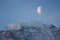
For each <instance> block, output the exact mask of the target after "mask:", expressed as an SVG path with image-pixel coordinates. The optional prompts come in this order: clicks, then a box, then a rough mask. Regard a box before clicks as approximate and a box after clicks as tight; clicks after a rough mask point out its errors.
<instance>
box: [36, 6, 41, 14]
mask: <svg viewBox="0 0 60 40" xmlns="http://www.w3.org/2000/svg"><path fill="white" fill-rule="evenodd" d="M37 13H38V14H41V6H39V7H38V8H37Z"/></svg>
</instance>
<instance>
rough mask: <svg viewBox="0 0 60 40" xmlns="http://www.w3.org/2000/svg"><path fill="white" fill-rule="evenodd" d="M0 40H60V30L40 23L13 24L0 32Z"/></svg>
mask: <svg viewBox="0 0 60 40" xmlns="http://www.w3.org/2000/svg"><path fill="white" fill-rule="evenodd" d="M0 40H60V28H58V27H56V26H54V25H45V24H43V23H40V22H29V23H21V24H16V23H11V24H9V25H7V26H6V28H5V30H0Z"/></svg>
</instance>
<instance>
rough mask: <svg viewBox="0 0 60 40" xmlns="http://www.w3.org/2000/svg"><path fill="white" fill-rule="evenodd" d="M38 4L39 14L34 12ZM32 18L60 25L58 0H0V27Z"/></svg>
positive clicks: (59, 4)
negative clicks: (40, 8) (39, 7)
mask: <svg viewBox="0 0 60 40" xmlns="http://www.w3.org/2000/svg"><path fill="white" fill-rule="evenodd" d="M38 6H41V7H42V13H41V14H37V12H36V9H37V7H38ZM33 20H38V21H41V22H43V23H46V24H55V25H57V26H60V0H0V29H2V28H3V27H4V26H6V25H8V24H10V23H16V22H17V23H19V22H27V21H33Z"/></svg>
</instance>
